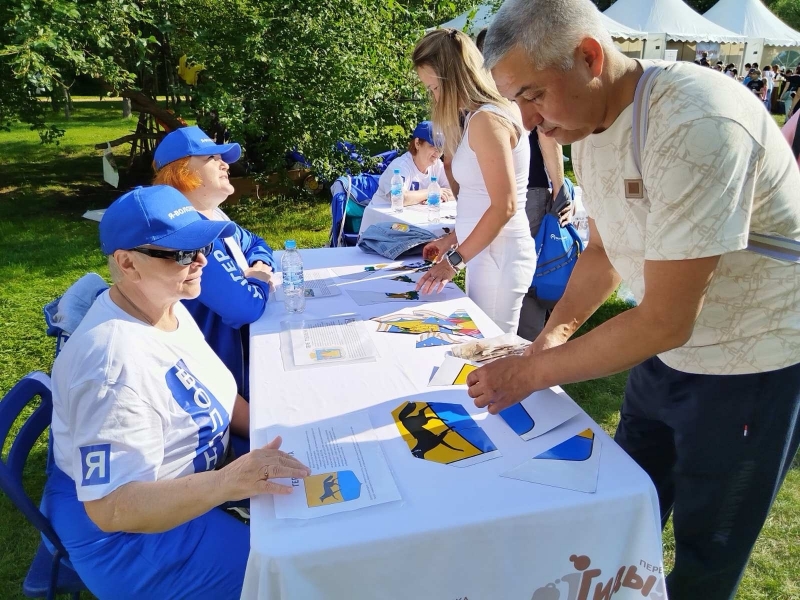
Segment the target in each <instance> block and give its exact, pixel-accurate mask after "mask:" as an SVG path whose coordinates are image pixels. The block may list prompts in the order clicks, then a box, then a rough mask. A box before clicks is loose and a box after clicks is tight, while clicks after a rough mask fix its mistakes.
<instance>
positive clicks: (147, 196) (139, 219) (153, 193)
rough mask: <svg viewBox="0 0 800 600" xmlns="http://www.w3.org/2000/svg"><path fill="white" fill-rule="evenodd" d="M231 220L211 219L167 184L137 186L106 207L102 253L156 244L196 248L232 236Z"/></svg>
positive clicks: (233, 229)
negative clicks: (204, 216) (219, 238)
mask: <svg viewBox="0 0 800 600" xmlns="http://www.w3.org/2000/svg"><path fill="white" fill-rule="evenodd" d="M235 230H236V225H235V224H234V223H233V222H232V221H211V220H209V219H205V218H203V217H202V216H200V213H198V212H197V210H196V209H195V208H194V206H192V205H191V204H189V201H188V200H187V199H186V196H184V195H183V194H181V193H180V192H179V191H178V190H176V189H175V188H174V187H171V186H168V185H153V186H149V187H137V188H135V189H133V190H131V191H130V192H127V193H126V194H123V195H122V196H120V197H119V198H117V199H116V200H114V202H113V203H112V204H111V206H109V207H108V209H106V212H105V213H104V214H103V218H102V220H101V221H100V249H101V250H102V251H103V254H114V252H116V251H117V250H131V249H133V248H137V247H139V246H146V245H153V246H159V247H160V248H166V249H168V250H197V249H198V248H202V247H204V246H207V245H208V244H210V243H211V242H213V241H214V240H215V239H217V238H218V237H227V236H230V235H233V233H234V231H235Z"/></svg>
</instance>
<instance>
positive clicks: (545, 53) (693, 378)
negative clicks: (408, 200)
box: [467, 0, 800, 600]
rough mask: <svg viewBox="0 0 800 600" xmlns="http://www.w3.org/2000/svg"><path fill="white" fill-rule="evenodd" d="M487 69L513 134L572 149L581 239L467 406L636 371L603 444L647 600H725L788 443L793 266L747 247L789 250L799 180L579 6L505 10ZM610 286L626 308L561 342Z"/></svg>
mask: <svg viewBox="0 0 800 600" xmlns="http://www.w3.org/2000/svg"><path fill="white" fill-rule="evenodd" d="M484 57H485V65H486V67H487V68H488V69H490V70H491V72H492V75H493V77H494V79H495V82H496V84H497V87H498V89H499V90H500V92H501V93H502V94H503V96H504V97H506V98H509V99H511V98H513V99H514V100H515V101H516V103H517V104H518V105H519V108H520V111H521V112H522V115H523V122H524V124H525V126H526V128H529V129H530V128H533V127H538V128H540V129H541V130H543V131H547V132H550V133H551V135H552V136H553V137H555V138H556V139H557V140H558V142H559V143H561V144H572V160H573V166H574V168H575V173H576V176H577V177H578V181H579V183H580V185H581V188H582V189H583V198H584V204H585V207H586V210H587V212H588V214H589V216H590V219H589V230H590V232H591V233H590V236H589V243H588V245H587V247H586V249H585V250H584V252H583V253H582V254H581V255H580V258H579V259H578V261H577V264H576V266H575V269H574V270H573V272H572V275H571V277H570V280H569V284H568V285H567V289H566V291H565V293H564V296H563V297H562V298H561V300H559V302H558V305H557V306H556V307H555V309H554V310H553V313H552V314H551V315H550V318H549V319H548V321H547V325H546V326H545V329H544V330H543V331H542V333H541V334H540V335H539V337H538V338H537V339H536V341H534V343H533V344H532V345H531V346H530V347H529V348H528V349H527V350H526V353H525V355H524V356H513V357H506V358H501V359H498V360H496V361H493V362H491V363H489V364H487V365H485V366H482V367H481V368H479V369H477V370H475V371H473V372H472V373H470V374H469V376H468V378H467V384H468V386H469V388H468V391H469V394H470V396H471V397H472V398H473V399H474V400H475V405H476V407H478V408H484V407H486V408H488V410H489V412H490V413H492V414H497V413H498V412H499V411H501V410H503V409H505V408H507V407H508V406H511V405H513V404H515V403H517V402H519V401H521V400H523V399H524V398H526V397H527V396H529V395H530V394H531V393H532V392H534V391H535V390H542V389H547V388H549V387H551V386H553V385H561V384H564V383H573V382H577V381H584V380H588V379H595V378H599V377H605V376H608V375H611V374H612V373H620V372H623V371H625V370H627V369H631V371H630V375H629V377H628V384H627V388H626V390H625V397H624V400H623V402H622V407H621V410H620V422H619V426H618V428H617V433H616V436H615V440H616V442H617V443H618V444H619V445H620V446H621V447H622V448H623V449H624V450H625V451H626V452H627V453H628V454H629V455H630V456H631V457H632V458H633V459H634V460H636V462H637V463H638V464H639V465H640V466H641V467H642V468H643V469H644V470H645V471H646V472H647V473H648V474H649V475H650V477H651V479H652V481H653V483H654V485H655V488H656V491H657V493H658V500H659V505H660V510H661V517H662V522H663V523H666V522H667V520H668V518H669V517H670V516H672V523H673V528H674V533H675V563H674V567H673V569H672V570H671V572H670V573H669V574H668V575H667V579H666V586H667V589H666V594H664V593H663V590H662V591H660V592H659V593H658V594H657V595H659V596H661V597H667V596H668V597H669V598H670V600H701V599H702V600H733V598H735V596H736V590H737V587H738V585H739V582H740V580H741V577H742V574H743V572H744V570H745V566H746V565H747V561H748V557H749V555H750V552H751V550H752V548H753V545H754V544H755V542H756V539H757V538H758V534H759V532H760V531H761V528H762V527H763V526H764V523H765V521H766V519H767V516H768V515H769V511H770V507H771V506H772V503H773V502H774V500H775V497H776V495H777V493H778V490H779V489H780V487H781V484H782V482H783V481H784V478H785V477H786V475H787V473H788V472H789V471H790V469H791V467H792V461H793V459H794V457H795V455H796V453H797V450H798V447H800V319H798V315H800V264H798V263H796V262H793V261H791V260H790V258H791V257H790V256H787V257H786V258H787V260H777V259H776V258H773V257H771V256H765V255H763V254H759V253H756V252H755V251H750V250H748V247H749V246H750V244H749V239H750V236H751V234H752V233H771V234H774V235H777V236H781V237H785V238H788V239H790V240H800V203H798V190H800V170H798V168H797V164H796V163H795V160H794V158H793V156H792V153H791V151H790V149H789V148H788V147H787V145H786V141H785V140H784V139H783V137H782V136H781V133H780V130H779V129H778V127H777V125H776V124H775V121H774V120H773V118H772V117H771V116H770V115H769V114H768V113H767V112H766V111H765V110H763V105H762V106H761V110H759V108H758V107H759V102H758V101H757V100H756V99H755V98H753V94H752V93H751V92H750V91H749V90H747V89H744V88H743V87H742V86H741V85H739V84H737V83H735V82H733V81H728V80H727V78H725V77H718V78H716V80H715V81H714V82H713V85H709V81H708V76H707V74H706V73H704V72H702V71H701V70H700V69H695V68H694V66H692V65H688V64H686V63H683V62H674V63H669V65H667V64H664V63H660V62H655V63H654V62H651V61H636V60H632V59H630V58H628V57H626V56H625V55H624V54H622V53H621V52H620V51H619V50H618V49H616V48H615V45H614V42H613V40H612V39H611V36H610V34H609V33H608V31H607V30H606V29H605V27H603V24H602V21H601V14H600V13H599V12H598V10H597V8H596V7H595V5H594V4H593V3H592V2H591V0H506V2H505V3H504V4H503V5H502V7H501V8H500V10H499V11H498V12H497V13H496V14H495V16H494V20H493V21H492V24H491V26H490V27H489V32H488V33H487V35H486V41H485V44H484ZM651 66H654V67H662V66H663V67H666V68H657V70H655V71H647V73H648V76H653V75H656V79H655V80H654V81H653V82H652V83H653V84H652V88H651V91H650V93H649V98H648V102H647V104H649V107H648V108H647V111H648V113H647V114H648V126H647V134H646V140H644V141H643V142H642V144H641V155H640V157H641V162H640V163H638V164H637V160H636V159H635V157H634V154H633V151H632V148H633V142H632V128H633V124H634V121H635V120H638V119H639V118H640V117H639V116H638V115H637V116H634V112H633V106H632V104H633V100H634V95H635V91H636V88H637V86H638V85H639V84H640V82H641V81H642V76H643V74H644V73H645V72H646V70H647V69H649V68H650V67H651ZM643 137H644V136H643ZM639 165H641V167H640V166H639ZM751 250H755V248H751ZM788 254H789V255H790V254H791V253H788ZM622 279H624V280H625V282H626V283H627V284H628V285H629V287H630V288H631V289H632V291H633V293H634V295H635V297H636V300H637V301H638V305H637V306H636V307H634V308H631V309H630V310H627V311H625V312H623V313H621V314H618V315H617V316H615V317H613V318H611V319H608V320H607V321H605V322H604V323H603V324H601V325H599V326H598V327H596V328H594V329H592V330H591V331H589V332H586V333H585V334H584V335H582V336H580V337H574V338H573V336H574V334H575V332H576V331H577V330H578V328H579V327H580V326H581V325H582V324H583V323H585V322H586V320H587V319H588V318H589V317H590V316H591V315H592V314H593V313H594V312H595V311H596V310H597V309H598V308H599V307H600V306H601V305H602V304H603V302H604V301H605V300H606V298H608V297H609V296H610V295H611V294H612V293H613V291H614V289H615V288H616V287H617V285H618V284H619V282H620V281H621V280H622ZM571 338H573V339H571ZM563 560H564V561H566V557H564V558H563ZM607 589H608V588H607ZM597 590H598V591H600V588H597ZM598 595H599V594H598Z"/></svg>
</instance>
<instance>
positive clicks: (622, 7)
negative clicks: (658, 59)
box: [605, 0, 744, 43]
mask: <svg viewBox="0 0 800 600" xmlns="http://www.w3.org/2000/svg"><path fill="white" fill-rule="evenodd" d="M605 14H606V16H609V17H611V18H612V19H614V20H615V21H619V22H620V23H622V24H623V25H626V26H628V27H631V28H633V29H638V30H641V31H647V32H648V33H650V34H665V36H666V39H667V40H669V41H674V42H726V43H731V42H734V43H738V42H744V38H743V36H741V35H739V34H737V33H734V32H732V31H728V30H727V29H725V28H724V27H721V26H719V25H717V24H716V23H712V22H711V21H709V20H708V19H706V18H704V17H703V16H701V15H700V14H698V13H696V12H695V11H694V10H692V9H691V8H690V7H689V6H688V5H687V4H684V3H683V2H682V1H681V0H617V1H616V2H615V3H614V4H612V5H611V6H610V7H609V8H608V9H607V10H606V11H605Z"/></svg>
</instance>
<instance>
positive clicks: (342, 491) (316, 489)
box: [303, 471, 361, 508]
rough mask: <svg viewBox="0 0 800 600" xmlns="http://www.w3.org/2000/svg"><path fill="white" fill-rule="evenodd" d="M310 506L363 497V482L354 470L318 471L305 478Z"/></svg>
mask: <svg viewBox="0 0 800 600" xmlns="http://www.w3.org/2000/svg"><path fill="white" fill-rule="evenodd" d="M303 484H304V485H305V488H306V504H308V507H309V508H314V507H317V506H327V505H329V504H338V503H339V502H349V501H350V500H356V499H358V498H359V497H361V482H360V481H359V480H358V477H356V474H355V473H353V472H352V471H334V472H332V473H318V474H316V475H310V476H308V477H306V478H305V479H304V480H303Z"/></svg>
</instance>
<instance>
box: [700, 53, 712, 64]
mask: <svg viewBox="0 0 800 600" xmlns="http://www.w3.org/2000/svg"><path fill="white" fill-rule="evenodd" d="M700 66H701V67H710V66H711V65H710V64H709V62H708V52H705V51H703V52H701V53H700Z"/></svg>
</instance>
